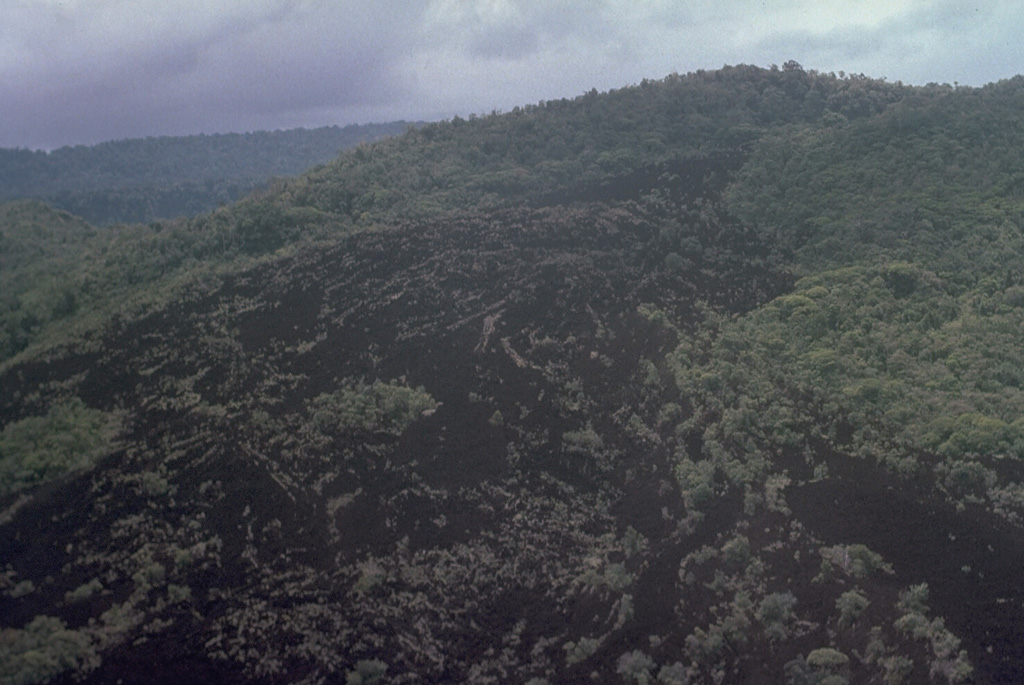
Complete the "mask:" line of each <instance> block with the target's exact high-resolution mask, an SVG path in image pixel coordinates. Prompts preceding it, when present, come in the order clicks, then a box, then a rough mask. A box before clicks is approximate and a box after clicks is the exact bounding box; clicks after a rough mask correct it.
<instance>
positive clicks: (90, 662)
mask: <svg viewBox="0 0 1024 685" xmlns="http://www.w3.org/2000/svg"><path fill="white" fill-rule="evenodd" d="M98 662H99V657H98V656H97V655H96V649H95V645H93V642H92V639H91V638H90V637H89V636H88V635H87V634H85V633H83V632H79V631H77V630H68V628H67V626H66V625H65V623H64V621H62V620H60V619H58V618H54V617H52V616H36V617H35V618H34V619H32V621H31V622H30V623H29V624H28V625H27V626H25V627H24V628H23V629H21V630H11V629H4V630H3V631H2V632H0V683H3V684H4V685H29V684H30V683H41V682H44V681H47V680H49V679H51V678H53V677H55V676H58V675H60V674H61V673H65V672H67V671H72V670H78V669H86V668H91V667H94V666H96V665H97V664H98Z"/></svg>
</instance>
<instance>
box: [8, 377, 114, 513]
mask: <svg viewBox="0 0 1024 685" xmlns="http://www.w3.org/2000/svg"><path fill="white" fill-rule="evenodd" d="M120 427H121V417H120V415H118V414H113V413H107V412H103V411H100V410H98V409H90V408H89V407H87V406H85V403H84V402H82V400H80V399H79V398H77V397H76V398H73V399H72V400H70V401H68V402H65V403H63V404H57V405H54V406H52V407H51V408H50V410H49V412H47V413H46V415H45V416H31V417H28V418H25V419H21V420H20V421H15V422H13V423H10V424H8V425H7V426H5V427H4V429H3V431H2V432H0V496H3V495H7V494H10V493H12V492H17V491H18V490H21V489H24V488H27V487H32V486H34V485H39V484H42V483H46V482H49V481H52V480H56V479H58V478H61V477H62V476H64V475H66V474H68V473H72V472H74V471H82V470H86V469H89V468H91V467H92V466H93V464H95V463H96V460H97V459H99V458H100V457H102V456H103V455H104V454H106V453H107V452H108V451H109V450H110V449H111V443H112V441H113V439H114V437H115V436H116V434H117V432H118V431H119V430H120Z"/></svg>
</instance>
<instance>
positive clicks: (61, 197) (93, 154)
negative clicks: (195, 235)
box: [0, 121, 410, 225]
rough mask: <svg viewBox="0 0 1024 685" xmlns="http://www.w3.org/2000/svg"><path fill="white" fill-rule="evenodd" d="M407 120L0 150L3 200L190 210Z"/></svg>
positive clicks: (139, 217)
mask: <svg viewBox="0 0 1024 685" xmlns="http://www.w3.org/2000/svg"><path fill="white" fill-rule="evenodd" d="M409 126H410V124H409V123H407V122H404V121H396V122H391V123H387V124H367V125H351V126H345V127H338V126H325V127H322V128H315V129H293V130H289V131H256V132H251V133H229V134H214V135H197V136H178V137H159V138H138V139H128V140H117V141H110V142H107V143H100V144H98V145H76V146H68V147H62V148H58V149H56V150H53V151H51V152H43V151H40V150H35V151H32V150H24V149H16V150H14V149H0V202H8V201H11V200H18V199H28V198H32V199H38V200H43V201H45V202H47V203H48V204H50V205H52V206H54V207H57V208H59V209H62V210H65V211H68V212H71V213H72V214H77V215H78V216H81V217H83V218H85V219H86V220H88V221H90V222H92V223H94V224H98V225H109V224H115V223H143V222H149V221H153V220H154V219H171V218H175V217H179V216H189V215H192V214H198V213H200V212H208V211H210V210H212V209H216V208H217V207H219V206H221V205H225V204H229V203H231V202H234V201H236V200H238V199H240V198H242V197H243V196H245V195H247V194H249V193H250V192H252V191H253V190H256V189H257V188H262V187H264V186H265V185H266V184H267V182H268V181H270V179H272V178H275V177H278V176H294V175H296V174H299V173H302V172H303V171H306V170H307V169H309V168H310V167H313V166H316V165H318V164H325V163H327V162H329V161H331V160H332V159H334V158H335V157H336V156H337V155H338V153H339V152H340V151H341V150H344V149H347V148H351V147H355V146H356V145H358V144H360V143H368V142H372V141H375V140H379V139H381V138H383V137H386V136H393V135H398V134H401V133H404V132H405V130H406V128H408V127H409Z"/></svg>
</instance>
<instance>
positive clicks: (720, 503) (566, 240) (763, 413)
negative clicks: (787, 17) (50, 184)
mask: <svg viewBox="0 0 1024 685" xmlns="http://www.w3.org/2000/svg"><path fill="white" fill-rule="evenodd" d="M1021 111H1024V78H1022V77H1015V78H1013V79H1010V80H1006V81H1002V82H999V83H996V84H991V85H988V86H985V87H982V88H961V87H956V88H954V87H952V86H947V85H938V84H933V85H928V86H919V87H918V86H907V85H903V84H899V83H888V82H885V81H880V80H875V79H871V78H868V77H865V76H846V75H842V76H839V77H837V76H835V75H833V74H822V73H817V72H814V71H808V70H805V69H803V68H802V67H800V65H798V64H795V63H787V64H786V65H784V66H783V67H782V68H781V69H780V68H771V69H761V68H757V67H750V66H739V67H727V68H723V69H721V70H716V71H701V72H697V73H693V74H687V75H672V76H669V77H667V78H664V79H662V80H658V81H644V82H642V83H640V84H637V85H634V86H629V87H625V88H622V89H618V90H614V91H611V92H608V93H598V92H596V91H592V92H590V93H586V94H583V95H580V96H578V97H575V98H573V99H564V100H556V101H548V102H543V103H539V104H536V105H529V106H524V107H520V108H516V109H514V110H513V111H511V112H507V113H497V112H495V113H493V114H491V115H488V116H480V117H471V118H469V119H467V120H464V119H454V120H451V121H446V122H440V123H434V124H427V125H424V126H422V127H418V128H415V129H411V130H409V131H408V132H406V133H405V134H403V135H401V136H396V137H392V138H387V139H385V140H381V141H379V142H376V143H374V144H371V145H365V146H359V147H357V148H355V149H353V150H350V151H346V152H344V153H342V154H341V155H340V156H338V157H337V158H336V159H334V160H333V161H331V162H330V163H328V164H325V165H323V166H320V167H318V168H316V169H314V170H311V171H309V172H307V173H305V174H303V175H301V176H299V177H296V178H292V179H284V180H280V181H278V182H275V183H274V184H272V185H271V186H270V187H268V188H267V189H266V190H265V191H264V192H261V193H259V194H256V195H253V196H249V197H247V198H245V199H243V200H242V201H240V202H238V203H235V204H233V205H230V206H226V207H222V208H219V209H217V210H215V211H213V212H210V213H207V214H201V215H197V216H193V217H187V218H180V219H176V220H172V221H160V222H152V223H151V224H145V225H124V226H115V227H112V228H107V229H97V228H95V227H94V226H91V225H90V224H88V223H87V222H85V221H83V220H81V219H80V218H78V217H76V216H74V215H72V214H69V213H67V212H63V211H59V210H56V209H53V208H52V207H49V206H47V205H44V204H42V203H39V202H35V201H20V202H15V203H10V204H7V205H4V206H2V207H0V228H2V231H3V232H2V234H0V241H2V242H0V279H2V281H0V289H2V298H0V323H2V329H0V330H2V332H3V336H4V337H3V338H2V339H0V343H2V347H0V349H2V357H3V360H4V361H3V362H2V363H0V564H3V567H2V568H0V626H2V628H3V633H2V640H0V683H7V682H11V683H32V682H47V681H52V682H72V681H83V682H90V683H104V682H116V681H118V680H123V681H125V682H133V681H138V680H140V679H143V678H144V679H146V680H147V681H148V682H156V683H161V682H167V683H171V682H180V681H181V680H182V679H183V678H186V677H188V678H192V679H197V680H202V681H206V682H238V683H241V682H259V683H283V682H307V683H353V684H357V683H391V682H394V683H420V682H476V683H493V682H514V683H532V684H533V685H541V684H542V683H578V682H624V683H658V684H659V685H672V684H695V683H763V682H770V683H786V684H787V685H810V684H818V685H820V684H824V683H829V684H830V685H839V684H842V683H879V684H881V683H885V684H892V683H903V684H907V685H923V684H927V683H954V684H964V683H977V684H979V685H982V684H988V683H996V684H1001V683H1019V682H1022V680H1024V591H1022V588H1024V582H1022V581H1024V571H1022V569H1024V345H1022V344H1021V335H1020V332H1021V330H1024V267H1022V264H1024V261H1022V258H1024V171H1022V167H1021V162H1020V156H1019V154H1018V153H1019V150H1021V149H1024V127H1022V126H1020V112H1021Z"/></svg>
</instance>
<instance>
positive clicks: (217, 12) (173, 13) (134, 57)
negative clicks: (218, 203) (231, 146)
mask: <svg viewBox="0 0 1024 685" xmlns="http://www.w3.org/2000/svg"><path fill="white" fill-rule="evenodd" d="M16 3H17V4H16V5H15V7H14V10H13V11H12V13H11V17H10V20H9V21H7V22H3V25H4V26H5V28H3V29H0V32H2V33H0V40H2V41H3V44H5V45H8V46H13V47H8V48H7V49H6V50H4V52H3V53H0V54H2V56H0V69H2V76H0V83H2V85H0V118H2V119H3V120H6V122H7V125H6V127H5V128H6V131H5V133H6V135H5V139H4V140H2V141H0V144H3V145H9V144H10V140H8V139H15V140H16V139H27V140H29V141H33V142H35V141H39V142H42V143H43V144H44V145H46V144H49V145H53V144H55V143H61V142H66V141H68V140H81V141H85V142H94V141H96V140H101V139H108V138H119V137H127V136H134V135H147V134H153V133H158V132H165V133H172V134H178V133H186V132H195V131H202V130H206V131H209V130H217V129H222V130H223V128H229V129H231V130H237V129H238V128H249V127H271V128H273V127H275V125H274V122H275V121H278V120H280V121H289V118H290V117H294V119H295V120H300V119H301V118H302V116H301V113H303V112H308V111H313V110H317V109H324V108H334V109H339V108H340V109H344V108H346V107H356V108H359V107H368V106H369V107H372V106H380V105H382V104H387V103H389V102H394V101H395V100H397V99H399V98H401V97H403V95H405V94H407V93H408V91H409V88H410V86H409V84H408V83H407V80H406V77H405V75H404V72H403V71H402V69H400V65H401V64H402V62H403V61H404V59H405V54H406V51H407V50H408V49H410V47H411V46H412V44H413V38H414V34H415V31H416V28H417V27H418V26H419V25H420V15H421V14H422V12H423V11H424V9H425V7H426V3H425V2H416V1H415V0H413V1H406V2H390V3H389V2H379V1H374V0H356V1H354V2H346V3H327V2H318V1H315V0H311V1H307V2H302V1H293V0H257V1H250V0H247V2H245V3H238V2H234V1H233V0H230V1H224V0H221V1H220V2H210V1H208V0H204V1H203V2H188V3H182V2H178V3H174V2H167V1H163V0H161V1H157V0H95V1H94V2H88V3H87V2H79V3H73V2H67V3H54V2H39V1H33V2H26V1H25V0H16ZM385 19H386V21H385ZM8 39H10V40H8Z"/></svg>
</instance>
